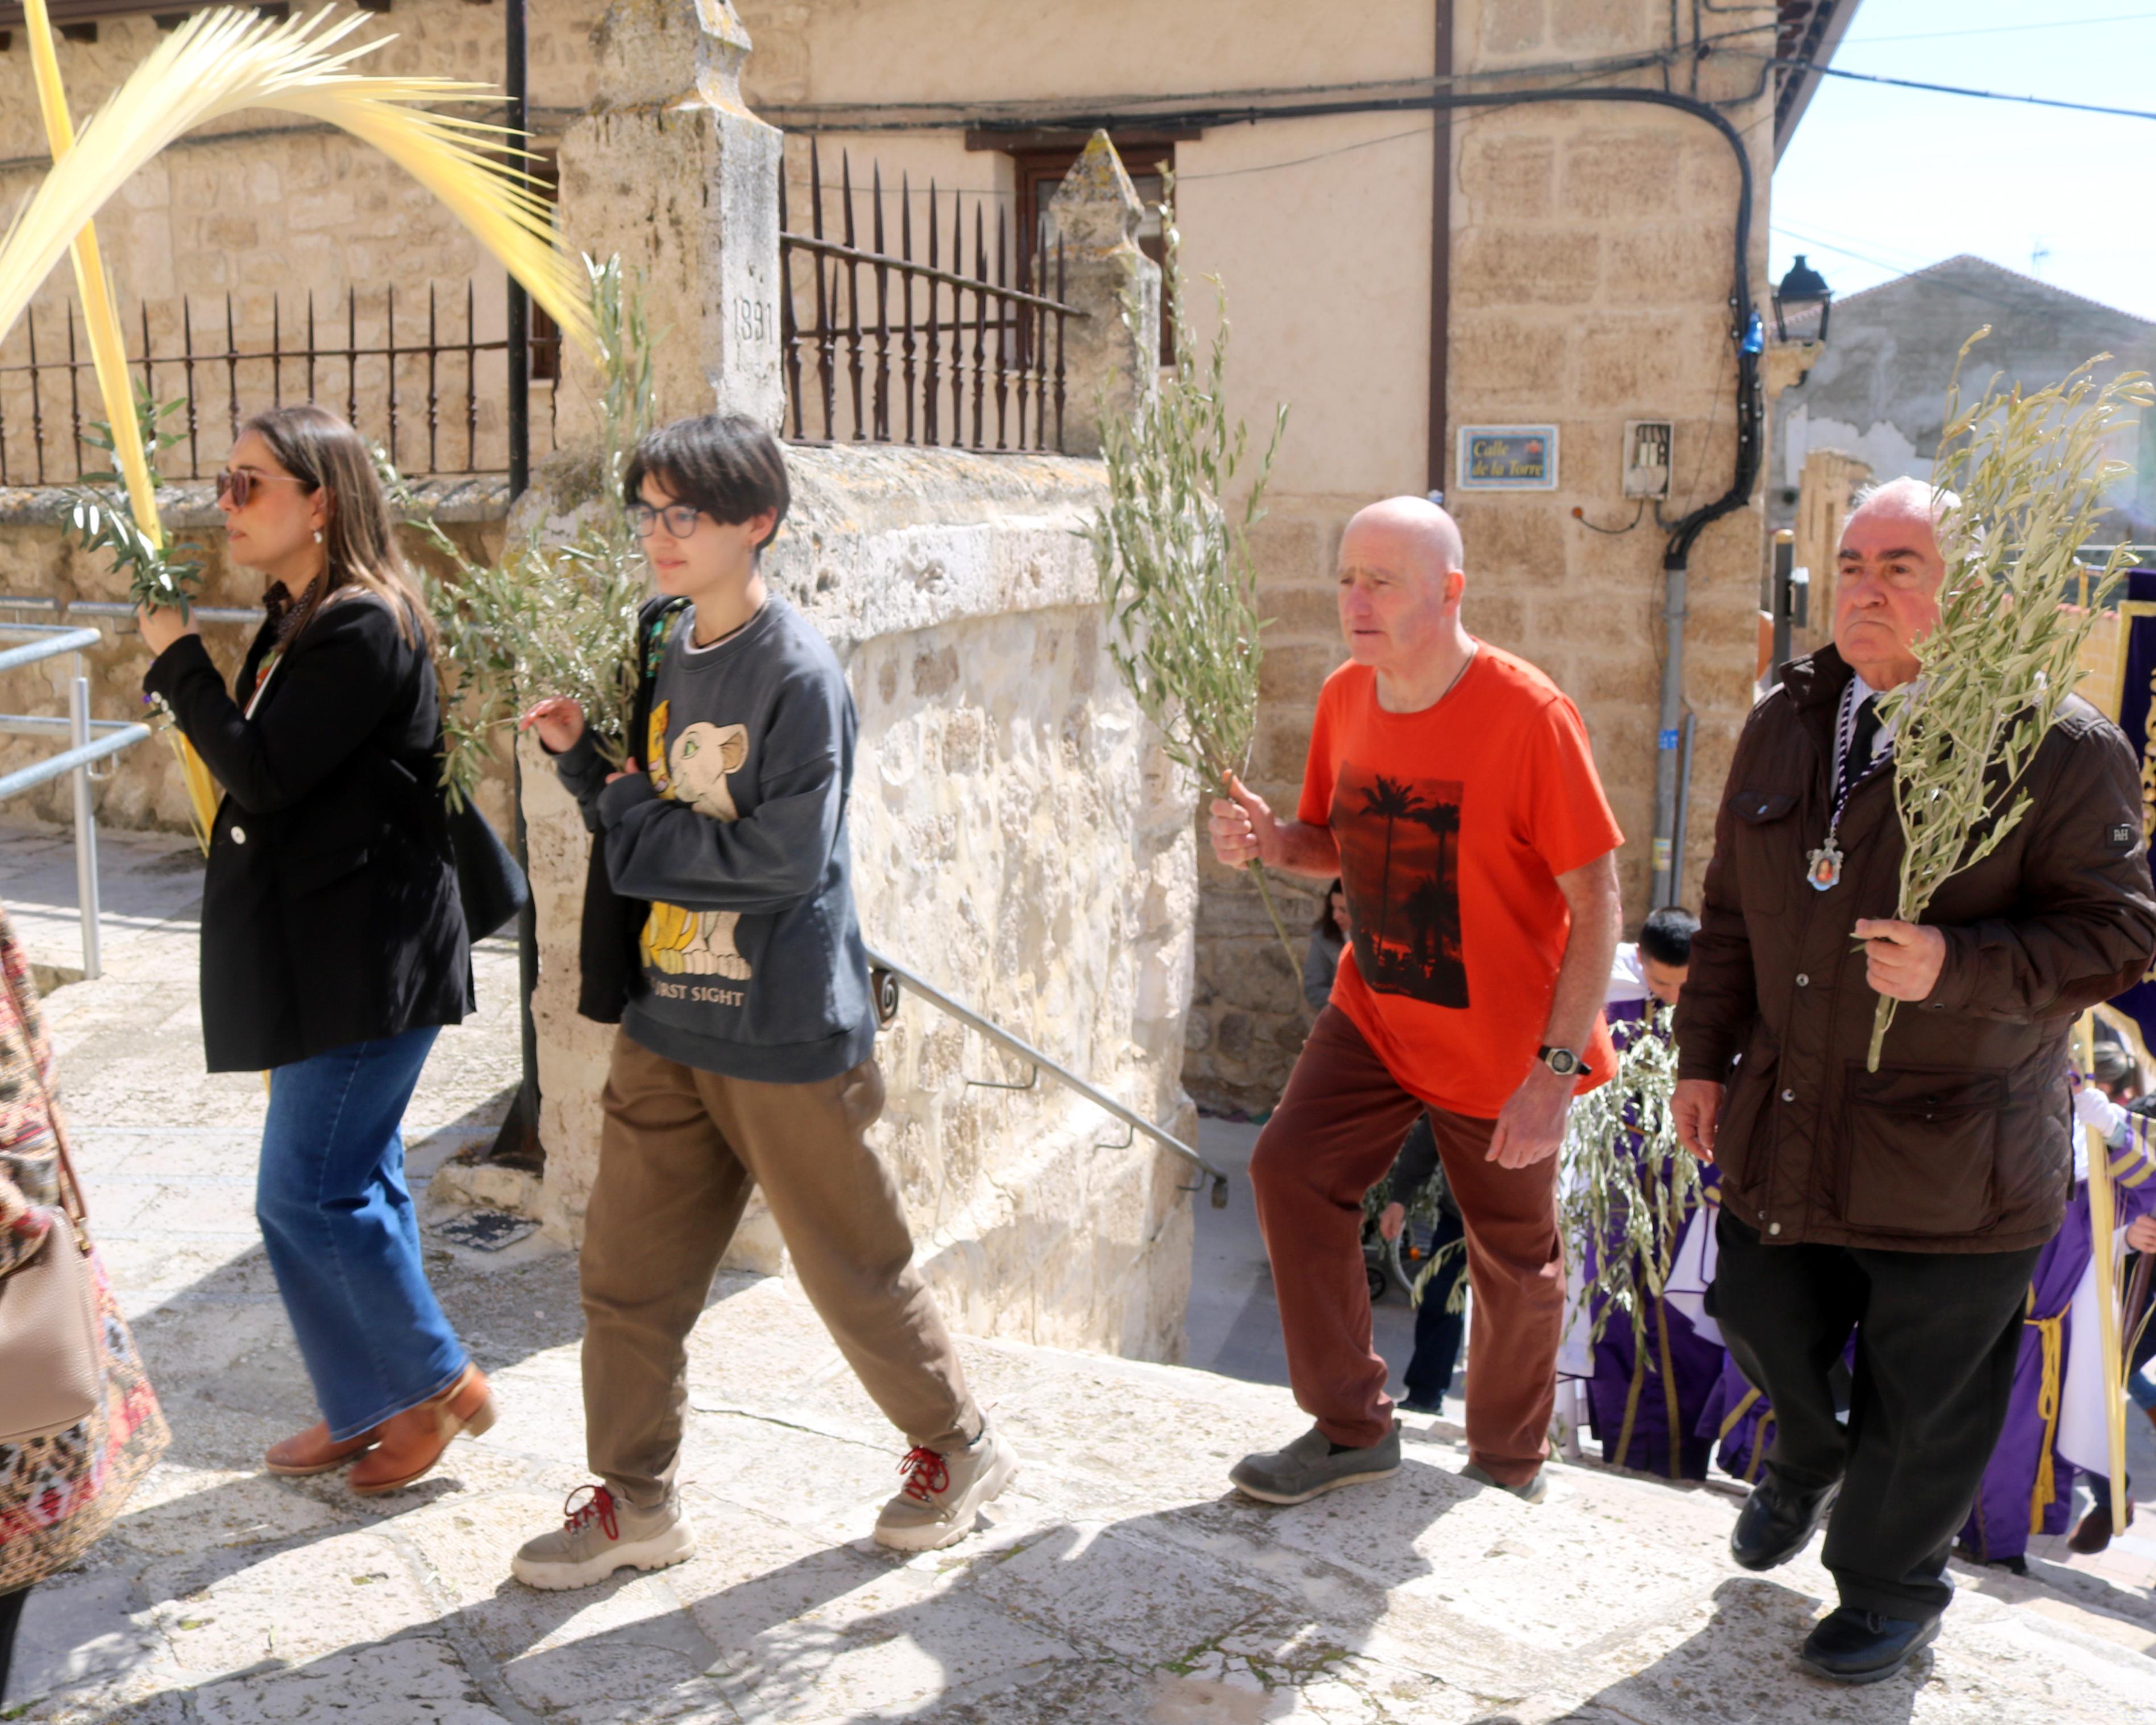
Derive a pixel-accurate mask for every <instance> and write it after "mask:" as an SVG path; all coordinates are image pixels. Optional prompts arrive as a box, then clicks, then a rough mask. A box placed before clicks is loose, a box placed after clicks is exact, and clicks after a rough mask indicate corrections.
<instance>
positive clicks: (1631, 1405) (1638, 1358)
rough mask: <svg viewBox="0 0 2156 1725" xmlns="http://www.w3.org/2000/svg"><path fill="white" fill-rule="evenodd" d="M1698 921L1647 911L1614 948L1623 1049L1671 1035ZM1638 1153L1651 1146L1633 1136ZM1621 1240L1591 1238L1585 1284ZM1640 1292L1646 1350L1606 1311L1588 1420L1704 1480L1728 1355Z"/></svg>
mask: <svg viewBox="0 0 2156 1725" xmlns="http://www.w3.org/2000/svg"><path fill="white" fill-rule="evenodd" d="M1698 927H1699V919H1698V918H1697V917H1696V916H1693V915H1692V914H1691V911H1687V910H1685V909H1684V908H1683V907H1682V906H1676V905H1669V906H1664V907H1663V908H1661V909H1660V910H1657V911H1650V913H1649V914H1648V916H1647V920H1646V922H1645V925H1644V926H1643V927H1641V928H1640V938H1639V940H1638V942H1636V943H1632V942H1628V943H1626V944H1625V945H1624V946H1620V947H1619V948H1618V950H1617V962H1616V964H1615V966H1614V969H1613V971H1612V973H1611V976H1610V983H1609V994H1608V997H1607V1004H1606V1005H1605V1007H1604V1011H1605V1013H1606V1014H1608V1017H1609V1029H1610V1034H1611V1035H1612V1036H1613V1037H1614V1039H1615V1040H1616V1042H1617V1044H1618V1045H1619V1046H1620V1048H1621V1047H1623V1046H1625V1045H1626V1044H1627V1043H1628V1042H1629V1041H1630V1040H1631V1039H1632V1038H1633V1037H1635V1036H1640V1035H1654V1034H1663V1035H1666V1034H1668V1031H1667V1027H1666V1021H1665V1023H1664V1024H1663V1025H1662V1026H1661V1027H1660V1028H1659V1029H1657V1027H1656V1025H1655V1021H1654V1019H1652V1018H1651V1017H1650V1013H1651V1010H1652V1009H1653V1007H1654V1006H1655V1004H1661V1005H1663V1006H1667V1007H1675V1006H1676V1002H1677V996H1678V994H1679V993H1680V992H1681V990H1682V989H1683V988H1684V981H1685V974H1686V969H1687V968H1688V967H1689V965H1690V964H1691V937H1692V934H1693V932H1694V931H1695V930H1697V928H1698ZM1634 1153H1635V1155H1642V1154H1644V1153H1645V1152H1644V1150H1642V1149H1641V1148H1640V1147H1639V1146H1638V1145H1637V1144H1636V1143H1635V1147H1634ZM1669 1154H1671V1155H1672V1156H1675V1155H1678V1154H1681V1152H1677V1151H1671V1152H1670V1153H1669ZM1707 1172H1708V1173H1710V1174H1711V1173H1712V1170H1708V1171H1707ZM1695 1209H1697V1206H1695ZM1620 1241H1621V1236H1615V1235H1613V1237H1612V1238H1611V1239H1610V1240H1591V1241H1589V1243H1588V1245H1587V1250H1586V1252H1585V1254H1584V1263H1583V1265H1582V1274H1583V1276H1584V1280H1585V1281H1586V1282H1587V1284H1588V1285H1589V1286H1592V1284H1593V1283H1594V1279H1595V1275H1596V1271H1597V1269H1598V1267H1599V1260H1600V1257H1601V1255H1602V1254H1603V1253H1604V1252H1605V1251H1608V1250H1612V1249H1613V1248H1616V1247H1618V1246H1619V1245H1620ZM1634 1281H1635V1286H1644V1283H1645V1277H1644V1276H1635V1278H1634ZM1640 1298H1641V1301H1642V1303H1643V1304H1644V1306H1645V1325H1644V1330H1643V1333H1644V1336H1645V1344H1646V1345H1645V1348H1644V1349H1643V1348H1639V1347H1636V1346H1635V1326H1634V1324H1633V1322H1632V1320H1631V1318H1630V1317H1629V1316H1628V1315H1627V1314H1625V1313H1622V1312H1611V1313H1610V1314H1609V1319H1608V1321H1607V1322H1605V1323H1604V1326H1603V1331H1602V1334H1601V1336H1600V1337H1599V1338H1598V1339H1597V1340H1596V1341H1595V1343H1594V1347H1593V1350H1592V1356H1591V1357H1592V1360H1593V1369H1592V1371H1591V1373H1589V1376H1588V1378H1587V1380H1586V1389H1587V1404H1588V1422H1589V1425H1590V1426H1591V1427H1592V1429H1593V1430H1594V1435H1595V1437H1596V1438H1597V1439H1598V1440H1599V1441H1600V1443H1601V1445H1602V1459H1603V1460H1604V1461H1605V1462H1608V1463H1611V1464H1614V1465H1615V1466H1622V1467H1629V1468H1633V1469H1636V1470H1637V1471H1640V1472H1642V1473H1653V1474H1659V1475H1661V1476H1662V1477H1663V1478H1665V1479H1687V1480H1703V1479H1705V1478H1706V1477H1707V1461H1708V1457H1709V1454H1710V1452H1711V1450H1712V1448H1713V1445H1712V1442H1711V1441H1709V1440H1705V1439H1702V1438H1701V1437H1700V1436H1699V1435H1698V1431H1697V1428H1698V1425H1699V1421H1700V1417H1701V1414H1702V1410H1703V1409H1705V1407H1706V1405H1707V1401H1708V1399H1709V1398H1710V1397H1711V1396H1712V1394H1713V1393H1714V1390H1715V1388H1716V1386H1717V1383H1718V1382H1719V1380H1720V1378H1721V1376H1722V1366H1723V1361H1724V1359H1725V1358H1726V1355H1725V1353H1724V1351H1723V1349H1722V1345H1721V1342H1720V1340H1719V1338H1718V1337H1712V1336H1707V1335H1702V1333H1700V1331H1699V1329H1698V1328H1697V1326H1696V1325H1695V1323H1694V1322H1693V1320H1692V1317H1691V1316H1689V1315H1687V1313H1686V1312H1685V1311H1684V1310H1683V1309H1681V1307H1679V1306H1678V1305H1676V1304H1674V1303H1672V1302H1671V1301H1670V1300H1668V1299H1666V1298H1656V1297H1654V1296H1650V1295H1646V1294H1645V1293H1643V1294H1642V1295H1641V1296H1640ZM1604 1303H1605V1301H1604V1298H1603V1296H1600V1295H1597V1296H1594V1306H1593V1307H1592V1308H1591V1315H1594V1316H1599V1313H1600V1308H1601V1307H1602V1306H1603V1305H1604Z"/></svg>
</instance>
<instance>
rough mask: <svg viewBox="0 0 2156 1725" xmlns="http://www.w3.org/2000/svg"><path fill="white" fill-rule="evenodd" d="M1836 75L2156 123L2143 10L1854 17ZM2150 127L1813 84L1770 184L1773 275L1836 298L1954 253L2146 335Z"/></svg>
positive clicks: (2129, 3)
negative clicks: (2128, 315) (2025, 98)
mask: <svg viewBox="0 0 2156 1725" xmlns="http://www.w3.org/2000/svg"><path fill="white" fill-rule="evenodd" d="M1834 64H1835V67H1836V68H1837V69H1846V70H1849V71H1852V72H1866V73H1873V74H1879V75H1881V76H1886V77H1892V78H1913V79H1921V80H1926V81H1928V82H1933V83H1940V84H1954V85H1967V86H1969V87H1971V88H1974V89H1979V90H1995V91H1999V92H2000V93H2003V94H2006V95H2040V96H2049V97H2054V98H2058V99H2061V100H2069V101H2081V102H2093V103H2099V104H2104V105H2112V106H2116V107H2122V108H2138V109H2145V110H2150V111H2151V112H2156V80H2152V79H2151V78H2150V76H2149V75H2148V74H2149V73H2150V71H2151V69H2156V7H2151V6H2148V5H2145V4H2144V5H2143V6H2138V7H2137V6H2136V5H2135V4H2134V3H2133V0H2042V3H2041V5H2040V6H2032V5H2030V4H2029V3H2028V0H2018V3H2017V0H1863V3H1862V5H1861V8H1859V10H1858V12H1857V13H1856V19H1855V21H1854V22H1853V23H1851V26H1850V29H1849V34H1848V35H1847V36H1845V38H1843V39H1842V44H1841V46H1840V49H1839V50H1838V51H1837V52H1836V54H1835V58H1834ZM2152 170H2156V119H2150V120H2133V119H2124V118H2120V117H2116V116H2107V115H2095V114H2075V113H2068V112H2066V111H2063V110H2059V109H2053V108H2036V107H2030V106H2025V105H2020V104H2015V103H2007V102H1998V101H1979V100H1974V99H1973V98H1971V97H1968V96H1956V95H1933V94H1930V93H1928V92H1924V91H1919V90H1899V89H1895V88H1892V87H1891V86H1888V85H1867V84H1861V83H1858V82H1856V81H1855V80H1850V79H1840V78H1826V79H1822V80H1820V90H1819V91H1818V93H1817V94H1816V95H1814V96H1813V98H1812V101H1811V105H1810V106H1809V108H1808V109H1807V110H1805V113H1804V119H1803V121H1802V122H1801V123H1800V124H1799V126H1798V127H1797V132H1796V136H1795V137H1794V138H1793V139H1792V140H1791V141H1790V143H1789V148H1788V149H1787V150H1786V151H1784V153H1783V156H1782V159H1781V162H1780V163H1779V165H1778V166H1777V167H1776V168H1775V171H1774V193H1773V199H1772V203H1771V205H1770V213H1771V216H1772V220H1773V228H1774V236H1773V252H1774V255H1773V264H1772V274H1773V278H1774V280H1776V281H1779V280H1781V278H1782V274H1783V272H1784V270H1787V269H1788V268H1789V264H1790V261H1791V259H1793V258H1794V255H1795V254H1797V253H1799V252H1803V253H1805V254H1807V255H1808V256H1809V259H1810V261H1811V264H1812V267H1813V268H1815V269H1816V270H1818V271H1819V272H1820V274H1821V275H1824V276H1825V278H1826V279H1827V282H1828V284H1829V285H1830V286H1831V287H1832V288H1833V290H1834V291H1835V295H1836V296H1837V297H1840V296H1842V295H1847V294H1851V293H1855V292H1856V291H1858V290H1861V289H1863V288H1867V287H1875V286H1876V285H1878V284H1879V283H1881V282H1882V281H1887V280H1892V278H1893V277H1895V276H1897V275H1902V274H1905V273H1907V271H1909V270H1920V269H1922V268H1923V267H1924V266H1925V265H1926V264H1935V263H1937V262H1938V261H1939V260H1940V259H1943V258H1949V257H1953V255H1955V254H1957V253H1961V252H1973V253H1974V254H1976V255H1978V256H1979V257H1983V258H1988V259H1990V260H1991V261H1992V262H1994V263H1995V264H2004V265H2005V266H2006V267H2007V268H2008V269H2010V270H2020V271H2021V272H2022V273H2023V274H2025V275H2034V276H2037V277H2039V278H2040V279H2041V280H2045V281H2048V282H2050V283H2051V284H2053V285H2055V286H2057V287H2061V288H2064V289H2066V290H2068V291H2070V292H2072V293H2076V294H2081V295H2086V296H2087V298H2089V299H2092V300H2101V301H2102V302H2103V303H2105V304H2107V305H2115V306H2117V307H2118V308H2120V309H2121V310H2123V311H2130V312H2133V314H2135V315H2136V316H2141V317H2146V318H2150V319H2156V220H2152V218H2151V202H2152V200H2151V197H2150V192H2151V182H2152V177H2156V174H2152Z"/></svg>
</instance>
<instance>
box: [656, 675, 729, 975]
mask: <svg viewBox="0 0 2156 1725" xmlns="http://www.w3.org/2000/svg"><path fill="white" fill-rule="evenodd" d="M670 705H671V703H670V702H668V701H660V703H659V704H658V706H655V707H654V708H653V709H652V711H651V731H650V734H649V737H648V739H647V741H648V743H649V757H648V758H649V760H650V762H651V763H652V766H651V782H652V783H653V784H654V785H655V786H656V787H657V788H658V791H659V794H660V796H662V797H665V798H670V799H671V800H673V801H675V802H677V803H687V804H688V805H689V806H690V808H691V809H695V810H696V813H697V814H708V815H710V816H711V819H714V820H737V819H740V818H741V817H740V812H739V811H738V810H737V809H735V807H734V799H733V793H732V792H731V791H730V790H728V789H727V788H726V776H727V775H728V774H729V773H738V772H739V771H741V769H742V764H743V763H744V762H747V759H748V726H746V725H711V724H701V723H700V724H695V725H691V726H688V728H687V729H685V731H683V732H682V733H681V734H680V736H679V737H675V739H674V746H673V747H672V748H668V747H667V746H666V718H667V712H668V709H669V707H670ZM662 763H663V764H662ZM740 921H741V913H740V912H739V911H685V910H683V909H682V908H681V907H680V906H679V905H668V904H657V903H654V905H653V906H651V914H650V916H649V917H647V918H646V919H645V920H644V938H643V942H642V945H643V948H644V963H646V964H654V965H656V966H658V968H660V969H661V970H664V971H667V972H669V973H677V974H678V973H685V974H687V975H690V976H722V977H726V978H731V980H733V981H735V982H744V983H745V982H747V980H748V978H749V974H750V972H749V966H748V960H747V959H746V958H744V957H742V955H741V954H740V952H737V951H736V950H735V947H734V927H735V925H736V924H737V923H738V922H740Z"/></svg>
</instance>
